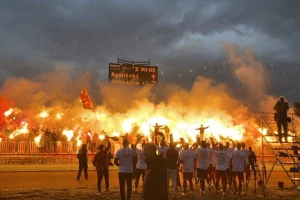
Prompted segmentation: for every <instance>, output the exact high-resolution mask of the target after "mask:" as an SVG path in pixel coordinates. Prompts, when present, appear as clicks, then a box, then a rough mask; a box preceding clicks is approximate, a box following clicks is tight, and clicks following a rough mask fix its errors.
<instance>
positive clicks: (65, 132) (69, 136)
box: [62, 129, 74, 142]
mask: <svg viewBox="0 0 300 200" xmlns="http://www.w3.org/2000/svg"><path fill="white" fill-rule="evenodd" d="M62 134H63V135H64V136H66V137H67V141H68V142H69V141H71V140H72V138H73V135H74V131H73V130H68V129H66V130H63V131H62Z"/></svg>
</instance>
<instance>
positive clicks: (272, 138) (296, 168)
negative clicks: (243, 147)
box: [260, 112, 300, 191]
mask: <svg viewBox="0 0 300 200" xmlns="http://www.w3.org/2000/svg"><path fill="white" fill-rule="evenodd" d="M273 116H274V113H265V112H263V113H262V115H261V131H260V132H261V136H262V162H263V163H264V146H265V144H266V146H267V147H269V149H270V150H271V152H272V154H273V155H274V156H275V161H274V163H273V166H272V168H271V170H270V173H269V174H268V176H267V177H266V180H264V182H263V184H264V188H265V187H266V185H267V183H268V181H269V179H270V176H271V174H272V172H273V170H274V167H275V165H276V164H277V163H279V164H280V165H281V167H282V168H283V170H284V172H285V173H286V175H287V176H288V177H289V179H290V180H291V182H292V184H293V186H294V188H295V189H298V191H300V190H299V188H298V185H299V183H300V155H299V151H300V138H299V137H297V131H296V129H295V127H296V126H299V125H300V124H299V122H297V121H296V120H295V119H294V114H293V113H288V116H289V117H290V118H291V119H292V122H291V123H289V124H288V130H291V131H288V138H291V139H290V140H288V142H280V141H279V138H278V135H277V134H275V130H276V131H277V125H276V122H275V121H274V119H273ZM272 119H273V120H272ZM264 130H267V131H264ZM289 134H290V135H289Z"/></svg>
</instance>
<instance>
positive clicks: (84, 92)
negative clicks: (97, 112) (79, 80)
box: [80, 87, 93, 109]
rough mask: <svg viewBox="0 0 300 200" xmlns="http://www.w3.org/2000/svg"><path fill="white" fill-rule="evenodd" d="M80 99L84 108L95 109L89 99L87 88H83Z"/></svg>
mask: <svg viewBox="0 0 300 200" xmlns="http://www.w3.org/2000/svg"><path fill="white" fill-rule="evenodd" d="M80 98H81V101H82V104H83V107H84V108H85V109H92V108H93V103H92V101H91V99H90V97H89V94H88V92H87V90H86V89H85V87H82V89H81V92H80Z"/></svg>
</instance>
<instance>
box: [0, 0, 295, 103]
mask: <svg viewBox="0 0 300 200" xmlns="http://www.w3.org/2000/svg"><path fill="white" fill-rule="evenodd" d="M299 8H300V2H299V1H297V0H289V1H285V0H265V1H259V0H251V1H249V0H240V1H236V0H226V1H224V0H215V1H208V0H201V1H200V0H194V1H192V0H191V1H190V0H187V1H179V0H165V1H159V0H152V1H138V0H114V1H111V0H99V1H95V0H76V1H74V0H64V1H58V0H53V1H40V0H23V1H13V0H12V1H1V2H0V44H1V46H0V82H1V84H4V83H5V81H6V80H7V79H8V78H24V79H28V80H32V79H34V80H36V79H37V77H39V76H41V74H45V73H49V72H51V71H53V70H55V69H56V68H57V67H55V66H57V63H59V65H68V66H72V71H73V72H74V73H75V74H76V73H77V72H78V73H82V72H84V73H86V72H90V73H91V72H96V75H95V77H94V79H95V81H96V80H100V81H102V82H107V76H108V63H109V62H116V61H117V58H118V57H120V58H123V59H128V60H138V61H141V60H149V59H150V60H151V64H152V65H158V66H159V70H160V74H159V82H160V84H166V83H175V84H179V85H182V86H183V87H186V88H191V87H192V85H193V83H194V82H195V81H196V80H197V77H198V76H203V77H207V78H210V79H212V80H214V81H215V82H220V83H226V85H227V86H228V87H229V88H231V89H232V92H233V93H234V96H236V98H239V99H241V98H243V95H242V94H243V92H242V91H243V88H237V89H236V83H237V82H241V83H244V86H245V87H248V88H250V90H249V91H250V93H251V92H253V91H252V90H253V88H252V89H251V87H259V88H257V89H259V90H260V91H261V89H262V88H260V87H263V91H262V92H263V93H264V94H270V95H274V96H278V95H281V94H282V95H285V96H287V98H288V99H290V100H291V101H295V100H299V99H297V98H299V97H298V96H297V94H299V92H300V87H299V85H300V79H299V75H300V71H299V70H300V69H299V67H300V57H299V54H300V41H299V38H300V13H299V12H298V10H299ZM226 44H230V45H236V46H238V48H246V49H251V55H252V56H253V59H252V60H256V61H255V62H254V63H252V64H254V65H255V66H254V65H253V66H254V67H253V68H251V66H250V65H247V66H246V68H244V69H246V70H248V72H249V71H250V72H251V74H255V73H263V74H262V75H261V76H259V81H258V82H255V80H250V81H249V80H248V81H247V80H244V78H243V77H241V76H237V75H236V73H237V71H236V70H234V69H239V68H240V67H242V66H234V67H232V66H231V65H232V63H230V62H229V60H230V59H232V57H230V55H231V54H230V51H228V48H226ZM227 47H228V46H227ZM226 49H227V50H226ZM241 63H242V64H245V62H236V63H234V65H239V64H241ZM246 64H247V63H246ZM256 64H259V66H256ZM249 66H250V67H249ZM244 67H245V66H244ZM233 68H234V69H233ZM240 69H243V68H240ZM75 77H77V76H74V77H73V78H75ZM77 78H78V77H77ZM68 81H69V80H68ZM254 82H255V83H256V84H258V83H263V84H264V85H263V86H261V85H252V83H254ZM249 84H250V85H249Z"/></svg>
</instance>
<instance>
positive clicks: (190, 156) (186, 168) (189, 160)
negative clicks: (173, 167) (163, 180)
mask: <svg viewBox="0 0 300 200" xmlns="http://www.w3.org/2000/svg"><path fill="white" fill-rule="evenodd" d="M194 159H195V153H194V151H192V150H190V149H187V150H185V149H184V150H182V151H180V153H179V160H181V161H182V162H183V168H182V171H183V172H194Z"/></svg>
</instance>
